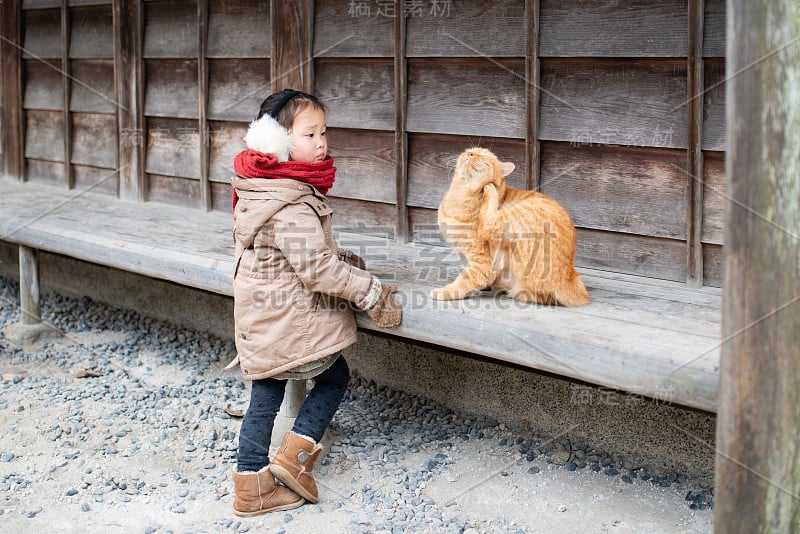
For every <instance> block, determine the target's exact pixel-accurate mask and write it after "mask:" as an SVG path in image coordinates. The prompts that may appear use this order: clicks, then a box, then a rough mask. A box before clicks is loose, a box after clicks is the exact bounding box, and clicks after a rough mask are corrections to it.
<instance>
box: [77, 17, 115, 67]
mask: <svg viewBox="0 0 800 534" xmlns="http://www.w3.org/2000/svg"><path fill="white" fill-rule="evenodd" d="M70 26H71V30H70V42H69V57H70V58H74V59H79V58H80V59H90V58H102V59H112V58H113V57H114V28H113V26H112V24H111V6H110V5H106V6H92V7H81V8H75V9H72V10H71V11H70Z"/></svg>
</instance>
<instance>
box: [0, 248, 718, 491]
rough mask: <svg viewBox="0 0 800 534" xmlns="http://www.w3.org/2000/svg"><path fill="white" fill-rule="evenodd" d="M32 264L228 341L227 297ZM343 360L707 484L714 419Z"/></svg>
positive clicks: (485, 365)
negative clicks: (681, 472)
mask: <svg viewBox="0 0 800 534" xmlns="http://www.w3.org/2000/svg"><path fill="white" fill-rule="evenodd" d="M39 260H40V280H41V281H40V283H41V287H42V291H43V292H47V291H58V292H60V293H62V294H66V295H71V296H75V297H82V296H89V297H91V298H93V299H96V300H99V301H103V302H106V303H109V304H112V305H114V306H118V307H122V308H128V309H134V310H137V311H139V312H140V313H143V314H146V315H149V316H152V317H156V318H159V319H165V320H169V321H171V322H173V323H176V324H180V325H182V326H185V327H186V328H190V329H194V330H200V331H206V332H211V333H213V334H215V335H217V336H221V337H231V336H232V335H233V305H232V304H233V303H232V299H230V298H228V297H223V296H220V295H216V294H211V293H207V292H204V291H199V290H195V289H191V288H187V287H184V286H180V285H178V284H173V283H170V282H164V281H160V280H154V279H152V278H148V277H144V276H140V275H136V274H133V273H126V272H122V271H118V270H114V269H110V268H107V267H103V266H98V265H93V264H88V263H84V262H80V261H76V260H73V259H71V258H67V257H63V256H58V255H53V254H47V253H41V254H40V255H39ZM0 273H1V274H3V275H4V276H7V277H11V278H14V279H18V276H19V274H18V270H17V249H16V246H13V245H10V244H8V243H4V242H0ZM345 357H346V358H347V362H348V364H349V365H350V368H351V369H352V372H353V373H354V374H356V375H359V376H362V377H364V378H366V379H368V380H373V381H375V382H376V383H378V384H383V385H387V386H390V387H393V388H396V389H401V390H405V391H408V392H410V393H415V394H418V395H421V396H424V397H428V398H431V399H434V400H436V401H439V402H441V403H442V404H445V405H447V406H449V407H451V408H454V409H458V410H462V411H465V412H468V413H471V414H476V415H484V416H487V417H491V418H493V419H495V420H497V421H498V422H505V423H508V424H516V425H522V426H524V427H529V428H531V429H536V430H537V431H539V432H543V433H547V434H550V435H552V436H557V435H561V434H569V435H570V436H574V437H575V438H577V439H581V440H585V441H586V442H588V443H590V444H591V445H593V446H598V447H603V448H606V449H607V450H621V451H625V452H628V453H634V454H636V455H638V456H639V457H640V458H641V459H642V461H643V462H645V463H648V464H651V465H653V464H658V463H663V464H664V465H669V466H679V467H680V468H681V469H684V470H685V471H686V472H687V474H692V475H695V476H699V477H701V478H704V477H705V478H708V479H709V482H710V481H711V480H712V479H713V474H712V473H713V466H714V434H715V422H716V421H715V416H714V415H713V414H708V413H704V412H698V411H695V410H690V409H684V408H681V407H678V406H672V405H669V404H668V403H666V401H668V400H669V399H662V401H661V402H655V401H652V400H646V399H642V398H639V397H635V396H631V395H626V394H620V393H617V392H614V391H609V390H604V389H602V388H598V387H595V386H591V385H588V384H583V383H578V382H573V381H569V380H565V379H563V378H560V377H555V376H551V375H547V374H544V373H539V372H536V371H532V370H530V369H524V368H518V367H514V366H510V365H506V364H501V363H499V362H495V361H491V360H488V359H484V358H479V357H477V356H475V355H470V354H464V353H459V352H455V351H448V350H441V349H439V348H437V347H431V346H426V345H420V344H413V343H409V342H406V341H402V340H398V339H396V338H392V337H386V336H379V335H372V334H367V333H364V332H362V333H360V340H359V343H358V344H356V345H355V346H354V347H351V348H350V349H348V350H347V351H346V352H345ZM285 423H289V421H286V422H285Z"/></svg>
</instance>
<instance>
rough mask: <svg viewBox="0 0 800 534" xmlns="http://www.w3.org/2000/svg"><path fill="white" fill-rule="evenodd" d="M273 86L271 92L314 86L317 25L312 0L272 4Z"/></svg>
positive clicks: (271, 59)
mask: <svg viewBox="0 0 800 534" xmlns="http://www.w3.org/2000/svg"><path fill="white" fill-rule="evenodd" d="M270 20H271V22H272V42H271V43H270V56H271V57H270V62H269V65H270V86H271V88H272V91H273V92H275V91H280V90H281V89H287V88H291V89H298V90H300V91H311V90H312V89H313V87H314V80H313V78H312V77H313V69H312V64H311V40H312V37H313V32H312V26H313V24H314V2H313V0H281V1H280V2H278V1H273V2H270Z"/></svg>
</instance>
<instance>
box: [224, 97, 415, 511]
mask: <svg viewBox="0 0 800 534" xmlns="http://www.w3.org/2000/svg"><path fill="white" fill-rule="evenodd" d="M244 140H245V143H246V145H247V150H244V151H243V152H241V153H239V154H238V155H237V156H236V158H235V160H234V169H235V171H236V174H237V176H235V177H234V178H233V180H232V183H233V188H234V189H233V206H234V220H235V225H234V240H235V243H236V257H235V263H234V275H233V286H234V321H235V330H236V350H237V356H236V359H235V360H234V361H233V362H231V364H230V365H229V366H228V367H229V368H230V367H232V366H233V365H235V364H236V363H237V362H238V364H239V365H240V367H241V370H242V373H243V374H244V379H245V380H251V381H252V389H251V396H250V405H249V407H248V409H247V413H246V414H245V416H244V420H243V421H242V427H241V430H240V432H239V454H238V466H237V471H236V472H234V474H233V484H234V493H235V499H234V502H233V511H234V513H235V514H236V515H239V516H252V515H258V514H263V513H266V512H270V511H273V510H288V509H290V508H295V507H297V506H300V505H302V504H303V502H305V501H306V500H307V501H310V502H317V499H318V492H317V486H316V483H315V481H314V477H313V475H312V469H313V467H314V462H315V461H316V459H317V457H318V456H319V455H320V452H321V451H322V447H321V446H320V445H319V441H320V440H321V439H322V435H323V433H324V432H325V429H326V427H327V426H328V424H329V423H330V421H331V419H332V418H333V414H334V412H336V409H337V408H338V406H339V403H340V402H341V399H342V396H343V395H344V392H345V390H346V389H347V382H348V379H349V369H348V367H347V363H346V362H345V360H344V358H343V357H342V356H341V351H342V349H344V348H345V347H347V346H349V345H351V344H352V343H354V342H355V341H356V322H355V315H354V312H353V309H352V307H351V306H350V305H349V304H348V303H347V302H345V301H350V302H352V303H354V304H355V305H356V306H357V307H358V308H359V309H362V310H367V313H368V314H369V316H370V317H371V318H372V320H373V321H374V322H375V324H376V326H378V327H380V328H392V327H395V326H397V325H398V324H400V318H401V310H400V306H399V303H398V302H397V300H396V299H395V297H394V296H393V295H392V292H394V291H395V290H396V289H397V287H396V286H395V285H393V284H381V282H380V281H379V280H378V279H377V278H375V277H374V276H372V275H370V274H369V273H368V272H367V271H366V270H364V263H363V261H362V260H361V258H359V257H358V256H357V255H355V254H352V253H348V252H342V253H339V251H338V249H337V246H336V241H335V240H334V237H333V232H332V230H331V213H332V210H331V207H330V205H329V204H328V200H327V198H326V197H325V195H326V194H327V192H328V190H329V189H330V188H331V186H332V185H333V182H334V178H335V175H336V168H335V167H334V166H333V158H332V157H331V156H329V155H328V153H327V149H328V143H327V140H326V138H325V109H324V108H323V106H322V104H321V103H320V102H319V100H317V99H316V98H315V97H314V96H312V95H309V94H307V93H303V92H300V91H295V90H291V89H286V90H284V91H281V92H279V93H275V94H273V95H270V96H269V97H267V99H266V100H264V102H263V103H262V104H261V108H260V110H259V114H258V117H257V119H256V120H255V121H254V122H253V123H251V124H250V127H249V129H248V131H247V134H246V135H245V138H244ZM311 377H314V381H315V386H314V388H313V389H312V390H311V392H310V393H309V395H308V397H307V398H306V400H305V402H304V404H303V406H302V408H301V409H300V413H299V415H298V416H297V419H296V420H295V423H294V426H293V428H292V430H291V431H290V432H287V433H286V435H285V436H284V437H283V441H282V443H281V445H280V448H279V449H278V452H277V454H276V455H275V458H273V460H272V463H271V464H270V459H269V446H270V442H271V439H272V428H273V425H274V422H275V416H276V414H277V412H278V409H279V408H280V405H281V401H282V399H283V394H284V389H285V387H286V380H287V379H295V380H305V379H308V378H311ZM276 479H277V480H278V481H279V482H280V483H281V484H282V485H279V484H276Z"/></svg>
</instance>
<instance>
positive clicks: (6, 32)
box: [0, 0, 25, 180]
mask: <svg viewBox="0 0 800 534" xmlns="http://www.w3.org/2000/svg"><path fill="white" fill-rule="evenodd" d="M20 18H21V17H20V2H19V0H3V1H2V2H0V69H2V73H3V74H2V76H0V96H1V97H2V102H3V105H2V106H0V113H2V117H0V121H2V139H0V142H2V148H3V151H2V152H3V156H2V162H0V173H2V174H5V175H8V176H12V177H14V178H17V179H19V180H22V179H23V175H24V162H25V159H24V157H23V139H25V133H24V125H23V114H22V59H21V53H20V50H21V46H22V33H21V29H20Z"/></svg>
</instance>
